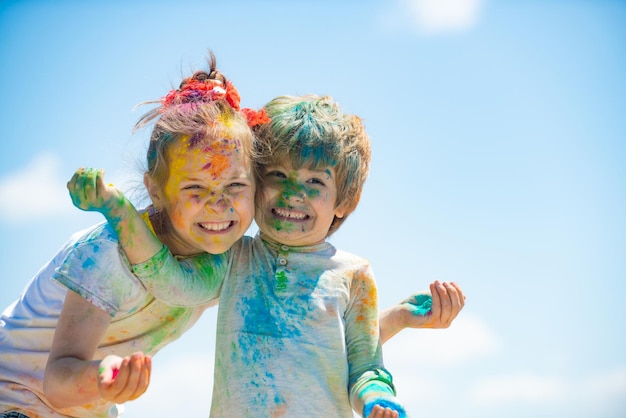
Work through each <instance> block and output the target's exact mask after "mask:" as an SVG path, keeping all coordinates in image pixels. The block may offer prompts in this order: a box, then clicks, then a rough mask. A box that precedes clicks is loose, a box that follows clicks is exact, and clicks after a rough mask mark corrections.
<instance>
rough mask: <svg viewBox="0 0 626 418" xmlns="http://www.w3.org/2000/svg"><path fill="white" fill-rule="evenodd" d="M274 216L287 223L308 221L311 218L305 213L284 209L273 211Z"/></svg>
mask: <svg viewBox="0 0 626 418" xmlns="http://www.w3.org/2000/svg"><path fill="white" fill-rule="evenodd" d="M272 214H273V215H274V216H276V217H278V218H281V219H283V220H286V221H306V220H307V219H309V218H310V216H309V215H307V214H306V213H304V212H300V211H297V210H288V209H282V208H274V209H272Z"/></svg>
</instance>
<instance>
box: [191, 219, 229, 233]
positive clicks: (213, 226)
mask: <svg viewBox="0 0 626 418" xmlns="http://www.w3.org/2000/svg"><path fill="white" fill-rule="evenodd" d="M233 225H235V222H234V221H227V222H199V223H198V226H199V227H200V228H201V229H204V230H205V231H208V232H225V231H228V230H229V229H231V228H232V227H233Z"/></svg>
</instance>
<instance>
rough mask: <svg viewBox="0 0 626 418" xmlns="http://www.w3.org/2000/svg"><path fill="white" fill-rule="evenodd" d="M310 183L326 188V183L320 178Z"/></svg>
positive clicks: (313, 179) (311, 180)
mask: <svg viewBox="0 0 626 418" xmlns="http://www.w3.org/2000/svg"><path fill="white" fill-rule="evenodd" d="M309 183H311V184H317V185H319V186H324V181H323V180H322V179H318V178H312V179H310V180H309Z"/></svg>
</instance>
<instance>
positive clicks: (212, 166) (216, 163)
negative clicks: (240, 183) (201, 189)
mask: <svg viewBox="0 0 626 418" xmlns="http://www.w3.org/2000/svg"><path fill="white" fill-rule="evenodd" d="M210 161H211V162H210V163H209V164H208V167H207V169H208V170H209V172H210V173H211V176H213V178H217V177H220V176H221V175H222V173H224V171H226V170H228V167H229V164H230V158H228V156H227V155H224V154H222V153H220V154H213V155H212V156H211V157H210Z"/></svg>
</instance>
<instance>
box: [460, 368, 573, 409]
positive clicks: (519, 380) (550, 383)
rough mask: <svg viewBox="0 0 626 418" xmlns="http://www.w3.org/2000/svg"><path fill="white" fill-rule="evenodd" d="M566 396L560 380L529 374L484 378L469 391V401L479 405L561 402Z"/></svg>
mask: <svg viewBox="0 0 626 418" xmlns="http://www.w3.org/2000/svg"><path fill="white" fill-rule="evenodd" d="M566 394H567V387H566V384H565V382H564V381H563V380H562V379H559V378H555V377H544V376H538V375H535V374H531V373H521V374H516V375H509V376H492V377H484V378H482V379H479V380H478V382H477V383H476V385H475V386H474V388H473V389H472V390H471V391H470V397H471V399H472V400H473V401H474V402H476V403H478V404H480V405H494V404H510V403H513V402H522V403H529V402H531V403H543V402H553V401H561V400H563V399H564V398H565V397H566Z"/></svg>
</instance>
